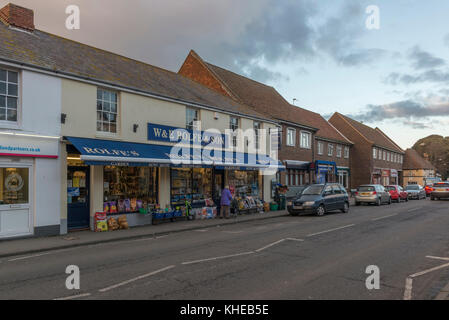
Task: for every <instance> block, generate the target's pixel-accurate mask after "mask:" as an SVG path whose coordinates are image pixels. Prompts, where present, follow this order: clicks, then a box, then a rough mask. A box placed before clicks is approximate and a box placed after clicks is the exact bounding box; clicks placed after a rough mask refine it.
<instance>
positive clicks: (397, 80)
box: [385, 69, 449, 85]
mask: <svg viewBox="0 0 449 320" xmlns="http://www.w3.org/2000/svg"><path fill="white" fill-rule="evenodd" d="M385 82H386V83H389V84H393V85H396V84H406V85H408V84H415V83H421V82H432V83H449V70H437V69H433V70H427V71H424V72H421V73H418V74H416V75H413V74H405V73H402V74H401V73H397V72H392V73H390V74H389V75H388V76H387V77H386V79H385Z"/></svg>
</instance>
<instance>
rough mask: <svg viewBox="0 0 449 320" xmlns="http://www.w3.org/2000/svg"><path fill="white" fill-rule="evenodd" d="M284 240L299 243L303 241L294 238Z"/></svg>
mask: <svg viewBox="0 0 449 320" xmlns="http://www.w3.org/2000/svg"><path fill="white" fill-rule="evenodd" d="M285 240H288V241H300V242H302V241H304V240H303V239H296V238H287V239H285Z"/></svg>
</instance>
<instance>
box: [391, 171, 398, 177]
mask: <svg viewBox="0 0 449 320" xmlns="http://www.w3.org/2000/svg"><path fill="white" fill-rule="evenodd" d="M391 177H392V178H397V177H398V171H397V170H395V169H391Z"/></svg>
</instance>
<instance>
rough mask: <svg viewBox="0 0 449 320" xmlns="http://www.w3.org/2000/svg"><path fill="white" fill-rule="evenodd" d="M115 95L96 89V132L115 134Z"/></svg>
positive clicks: (111, 92)
mask: <svg viewBox="0 0 449 320" xmlns="http://www.w3.org/2000/svg"><path fill="white" fill-rule="evenodd" d="M117 115H118V112H117V93H116V92H113V91H108V90H104V89H100V88H99V89H97V132H107V133H117Z"/></svg>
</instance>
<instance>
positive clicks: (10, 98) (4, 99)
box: [0, 69, 19, 122]
mask: <svg viewBox="0 0 449 320" xmlns="http://www.w3.org/2000/svg"><path fill="white" fill-rule="evenodd" d="M18 99H19V74H18V73H17V72H14V71H9V70H5V69H0V121H8V122H17V106H18Z"/></svg>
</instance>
